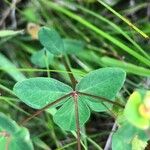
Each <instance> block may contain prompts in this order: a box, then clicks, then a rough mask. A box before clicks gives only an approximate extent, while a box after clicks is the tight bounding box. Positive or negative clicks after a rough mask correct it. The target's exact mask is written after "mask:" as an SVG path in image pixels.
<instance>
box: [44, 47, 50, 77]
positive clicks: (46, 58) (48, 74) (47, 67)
mask: <svg viewBox="0 0 150 150" xmlns="http://www.w3.org/2000/svg"><path fill="white" fill-rule="evenodd" d="M45 64H46V69H47V76H48V77H49V78H50V72H49V64H48V55H47V51H46V50H45Z"/></svg>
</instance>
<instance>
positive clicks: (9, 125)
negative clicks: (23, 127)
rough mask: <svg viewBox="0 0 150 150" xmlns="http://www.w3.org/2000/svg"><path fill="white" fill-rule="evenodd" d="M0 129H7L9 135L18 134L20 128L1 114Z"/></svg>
mask: <svg viewBox="0 0 150 150" xmlns="http://www.w3.org/2000/svg"><path fill="white" fill-rule="evenodd" d="M0 128H2V129H5V130H6V131H7V132H8V133H9V134H13V133H14V132H17V130H18V129H19V126H18V125H17V124H16V122H15V121H13V120H11V119H10V118H9V117H7V116H6V115H4V114H3V113H1V112H0Z"/></svg>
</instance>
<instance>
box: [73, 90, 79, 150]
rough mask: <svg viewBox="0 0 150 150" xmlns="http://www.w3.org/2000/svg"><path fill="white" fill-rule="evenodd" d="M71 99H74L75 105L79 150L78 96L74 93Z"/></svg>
mask: <svg viewBox="0 0 150 150" xmlns="http://www.w3.org/2000/svg"><path fill="white" fill-rule="evenodd" d="M73 98H74V104H75V118H76V129H77V144H78V150H81V144H80V123H79V110H78V95H77V93H76V92H75V93H74V94H73Z"/></svg>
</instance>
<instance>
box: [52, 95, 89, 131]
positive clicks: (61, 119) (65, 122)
mask: <svg viewBox="0 0 150 150" xmlns="http://www.w3.org/2000/svg"><path fill="white" fill-rule="evenodd" d="M78 111H79V124H80V127H82V126H83V125H84V124H85V122H86V121H87V120H88V119H89V117H90V110H89V107H88V106H87V105H86V103H85V102H84V98H83V97H79V99H78ZM54 122H55V123H56V124H58V125H59V126H60V127H61V128H63V129H65V130H68V131H70V130H76V120H75V103H74V100H73V98H70V99H68V101H66V102H65V103H64V104H63V106H62V107H60V108H59V109H58V111H57V112H56V113H55V114H54Z"/></svg>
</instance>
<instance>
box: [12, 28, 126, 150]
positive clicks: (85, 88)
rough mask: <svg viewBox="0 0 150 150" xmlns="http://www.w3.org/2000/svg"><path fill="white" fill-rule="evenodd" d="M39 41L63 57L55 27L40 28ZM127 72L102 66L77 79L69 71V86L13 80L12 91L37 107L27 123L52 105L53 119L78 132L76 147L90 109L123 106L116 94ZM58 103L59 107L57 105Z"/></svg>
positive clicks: (53, 81)
mask: <svg viewBox="0 0 150 150" xmlns="http://www.w3.org/2000/svg"><path fill="white" fill-rule="evenodd" d="M39 40H40V42H41V43H42V45H43V46H44V48H46V50H47V51H49V52H51V53H52V54H53V55H54V56H56V57H62V58H64V55H66V54H68V52H67V51H68V50H66V49H65V47H66V48H67V46H64V40H62V39H61V37H60V36H59V34H58V33H57V32H56V31H55V30H54V29H49V28H45V27H44V28H42V29H41V30H40V31H39ZM63 63H64V65H65V67H66V69H67V71H70V72H71V69H70V67H69V65H68V64H67V61H65V59H63ZM125 75H126V73H125V72H124V71H123V70H122V69H120V68H115V67H114V68H109V67H108V68H101V69H97V70H95V71H92V72H90V73H88V74H87V75H86V76H84V77H83V78H82V79H81V80H80V81H77V80H76V79H75V77H74V76H73V74H69V77H70V80H71V83H72V86H69V85H67V84H65V83H62V82H60V81H58V80H56V79H53V78H46V77H35V78H30V79H27V80H24V81H21V82H18V83H16V85H15V86H14V89H13V90H14V93H15V94H16V96H18V97H19V98H20V100H21V101H23V102H24V103H25V104H27V105H28V106H30V107H32V108H34V109H39V110H38V111H37V112H36V113H35V114H33V115H32V116H31V117H29V118H27V119H26V120H24V122H23V123H26V122H27V121H29V120H30V119H32V118H33V117H35V116H36V115H38V114H40V113H41V112H42V111H44V110H45V109H47V108H49V107H51V106H55V107H56V108H57V111H56V113H55V114H54V116H53V119H54V122H55V123H56V124H57V125H58V126H60V127H61V128H62V129H64V130H67V131H72V130H74V131H77V137H78V138H77V140H78V150H80V149H81V146H80V128H81V127H82V126H83V125H84V124H85V123H86V122H87V120H88V119H89V117H90V113H91V111H96V112H103V111H108V110H111V108H112V106H113V104H114V105H118V106H120V107H122V108H123V107H124V106H123V105H122V104H120V103H118V102H116V101H115V97H116V95H117V93H118V92H119V90H120V89H121V87H122V86H123V83H124V81H125ZM58 106H59V107H58Z"/></svg>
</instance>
